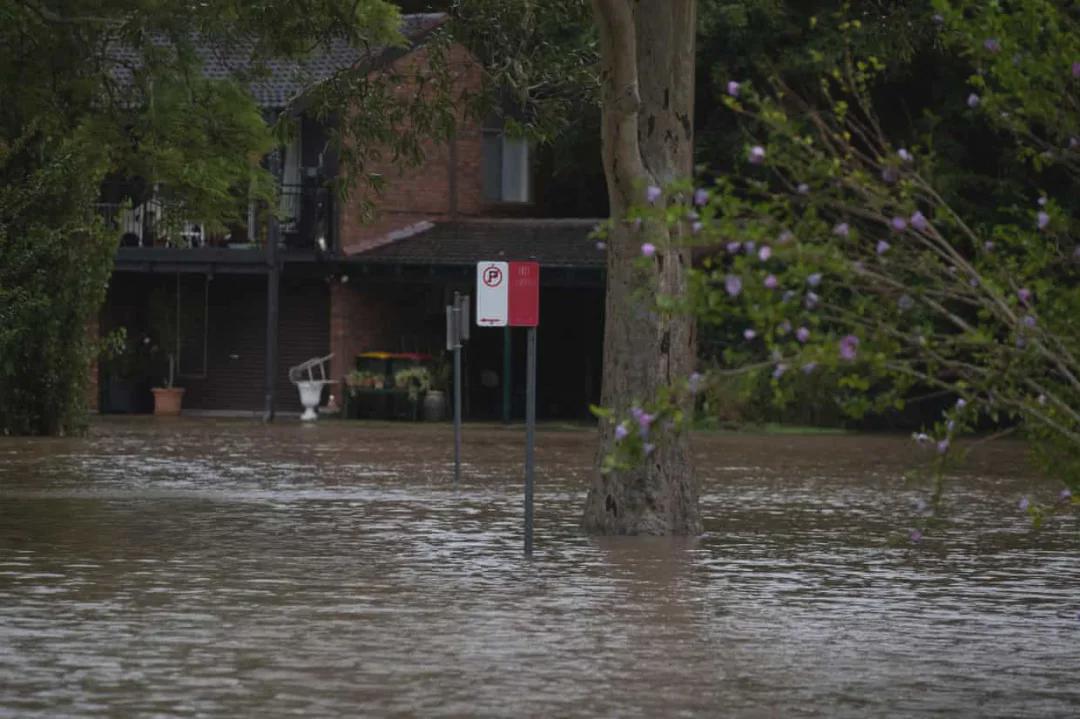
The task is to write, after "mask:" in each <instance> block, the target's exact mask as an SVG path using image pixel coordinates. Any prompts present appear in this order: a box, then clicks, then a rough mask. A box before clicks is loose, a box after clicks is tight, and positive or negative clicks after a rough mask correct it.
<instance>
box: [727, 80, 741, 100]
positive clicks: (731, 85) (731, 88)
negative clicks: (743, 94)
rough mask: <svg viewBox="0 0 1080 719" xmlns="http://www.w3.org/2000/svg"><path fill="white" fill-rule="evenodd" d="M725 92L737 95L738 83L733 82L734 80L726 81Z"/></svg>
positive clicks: (733, 95)
mask: <svg viewBox="0 0 1080 719" xmlns="http://www.w3.org/2000/svg"><path fill="white" fill-rule="evenodd" d="M727 94H729V95H731V96H732V97H738V96H739V83H737V82H735V81H734V80H730V81H728V84H727Z"/></svg>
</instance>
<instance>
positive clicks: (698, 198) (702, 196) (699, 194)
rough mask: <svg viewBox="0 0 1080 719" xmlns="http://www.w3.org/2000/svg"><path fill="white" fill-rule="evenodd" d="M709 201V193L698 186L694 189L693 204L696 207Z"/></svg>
mask: <svg viewBox="0 0 1080 719" xmlns="http://www.w3.org/2000/svg"><path fill="white" fill-rule="evenodd" d="M708 202H709V193H708V192H706V191H705V190H703V189H701V188H700V187H699V188H698V189H696V190H694V204H695V205H697V206H698V207H704V206H705V205H706V204H708Z"/></svg>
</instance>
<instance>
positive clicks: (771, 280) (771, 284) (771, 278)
mask: <svg viewBox="0 0 1080 719" xmlns="http://www.w3.org/2000/svg"><path fill="white" fill-rule="evenodd" d="M779 284H780V280H778V279H776V275H767V276H766V277H765V286H766V287H767V288H769V289H770V290H775V289H776V288H777V286H778V285H779Z"/></svg>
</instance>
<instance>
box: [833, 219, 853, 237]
mask: <svg viewBox="0 0 1080 719" xmlns="http://www.w3.org/2000/svg"><path fill="white" fill-rule="evenodd" d="M832 232H833V234H834V235H836V236H837V237H847V236H848V235H849V234H851V228H850V227H848V223H846V222H841V223H840V224H838V225H837V226H836V227H834V228H832Z"/></svg>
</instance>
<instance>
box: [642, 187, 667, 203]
mask: <svg viewBox="0 0 1080 719" xmlns="http://www.w3.org/2000/svg"><path fill="white" fill-rule="evenodd" d="M663 192H664V191H663V190H661V189H660V188H659V187H657V186H656V185H649V186H648V187H646V188H645V201H646V202H648V203H649V204H650V205H652V204H654V203H655V202H656V201H657V200H659V199H660V195H662V194H663Z"/></svg>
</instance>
